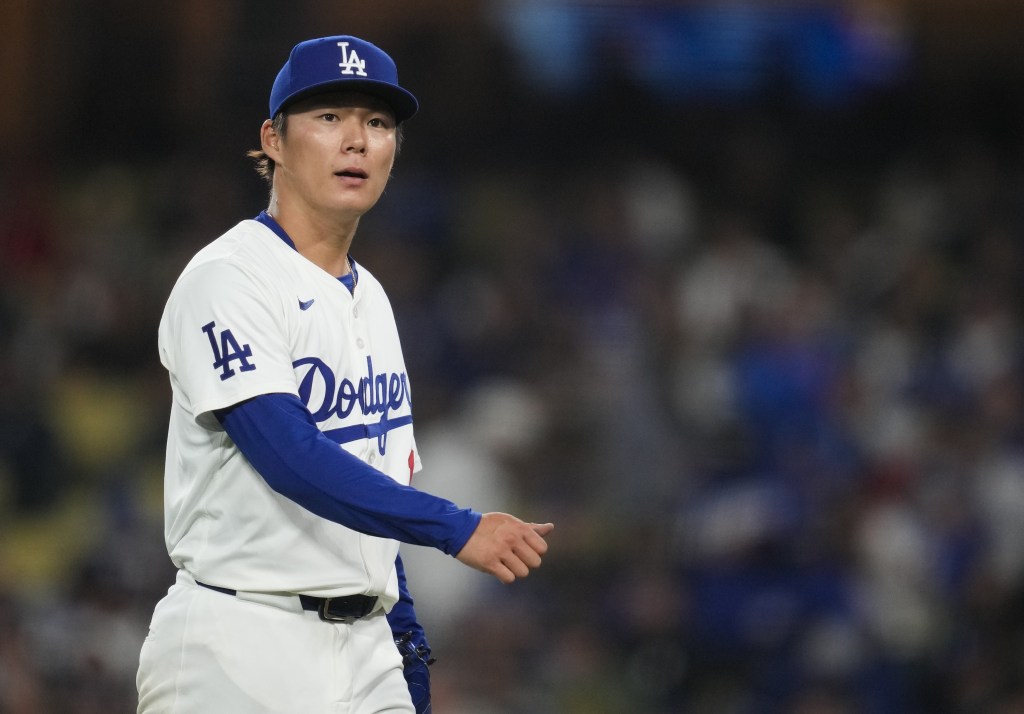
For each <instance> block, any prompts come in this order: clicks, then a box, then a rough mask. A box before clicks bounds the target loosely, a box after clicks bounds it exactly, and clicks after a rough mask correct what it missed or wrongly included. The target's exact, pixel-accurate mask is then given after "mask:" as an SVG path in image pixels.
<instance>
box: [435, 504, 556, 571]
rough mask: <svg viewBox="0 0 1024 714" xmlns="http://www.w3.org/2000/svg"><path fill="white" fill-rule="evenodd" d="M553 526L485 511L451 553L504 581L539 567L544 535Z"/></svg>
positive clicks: (544, 543) (544, 544) (545, 545)
mask: <svg viewBox="0 0 1024 714" xmlns="http://www.w3.org/2000/svg"><path fill="white" fill-rule="evenodd" d="M554 528H555V525H554V524H553V523H525V522H523V521H521V520H519V519H518V518H516V517H515V516H511V515H509V514H507V513H485V514H484V515H483V518H481V519H480V523H479V525H477V527H476V530H475V531H473V535H471V536H470V537H469V540H468V541H466V545H464V546H463V547H462V550H460V551H459V553H458V555H456V556H455V557H456V558H458V560H459V561H461V562H462V563H465V564H466V565H468V566H470V567H472V568H476V569H477V570H481V571H483V572H485V573H489V574H491V575H493V576H494V577H496V578H497V579H498V580H500V581H501V582H503V583H506V584H508V583H511V582H513V581H515V579H516V578H525V577H526V576H527V575H529V574H530V571H531V570H535V569H537V568H539V567H540V562H541V556H542V555H544V554H545V553H546V552H547V550H548V544H547V541H545V540H544V536H546V535H548V534H549V533H550V532H551V531H552V530H554Z"/></svg>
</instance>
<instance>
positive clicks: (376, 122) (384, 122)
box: [367, 116, 393, 129]
mask: <svg viewBox="0 0 1024 714" xmlns="http://www.w3.org/2000/svg"><path fill="white" fill-rule="evenodd" d="M367 124H368V125H370V126H372V127H374V128H376V129H390V128H391V126H392V124H393V122H392V121H391V120H390V119H388V118H387V117H383V116H377V117H371V118H370V121H368V122H367Z"/></svg>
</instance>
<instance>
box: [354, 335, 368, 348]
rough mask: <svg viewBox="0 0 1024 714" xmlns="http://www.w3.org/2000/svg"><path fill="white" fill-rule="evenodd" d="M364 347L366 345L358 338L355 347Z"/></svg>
mask: <svg viewBox="0 0 1024 714" xmlns="http://www.w3.org/2000/svg"><path fill="white" fill-rule="evenodd" d="M365 346H366V343H365V342H363V338H362V337H360V338H359V339H357V340H356V347H358V348H359V349H363V348H364V347H365Z"/></svg>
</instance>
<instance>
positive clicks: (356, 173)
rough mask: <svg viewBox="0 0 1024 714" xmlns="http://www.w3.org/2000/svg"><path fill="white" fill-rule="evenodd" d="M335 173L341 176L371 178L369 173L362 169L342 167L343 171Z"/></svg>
mask: <svg viewBox="0 0 1024 714" xmlns="http://www.w3.org/2000/svg"><path fill="white" fill-rule="evenodd" d="M334 175H335V176H338V177H340V178H355V179H365V178H369V175H368V174H367V173H366V172H365V171H363V170H361V169H342V170H341V171H335V172H334Z"/></svg>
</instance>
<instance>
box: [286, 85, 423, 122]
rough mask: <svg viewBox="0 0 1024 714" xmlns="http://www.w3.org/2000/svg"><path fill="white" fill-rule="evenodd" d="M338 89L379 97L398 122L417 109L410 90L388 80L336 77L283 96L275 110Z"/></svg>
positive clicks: (417, 104) (411, 114)
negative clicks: (389, 108)
mask: <svg viewBox="0 0 1024 714" xmlns="http://www.w3.org/2000/svg"><path fill="white" fill-rule="evenodd" d="M339 91H345V92H362V93H364V94H369V95H370V96H372V97H377V98H378V99H381V100H382V101H384V102H385V103H386V104H387V105H388V106H390V107H391V110H392V111H393V112H394V113H395V121H399V122H402V121H405V120H406V119H409V118H410V117H412V116H413V115H414V114H416V112H417V110H418V109H419V102H417V101H416V97H414V96H413V95H412V93H411V92H407V91H406V90H404V89H402V88H401V87H396V86H395V85H393V84H389V83H388V82H379V81H377V80H374V79H337V80H331V81H329V82H321V83H319V84H314V85H311V86H309V87H305V88H303V89H302V91H299V92H295V93H294V94H292V95H290V96H288V97H285V99H284V101H282V102H281V105H280V106H279V107H278V109H277V111H278V112H280V111H281V110H283V109H286V108H288V106H289V105H291V104H294V103H295V102H297V101H299V100H301V99H309V98H310V97H313V96H316V95H318V94H327V93H329V92H339ZM275 113H276V112H275Z"/></svg>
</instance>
